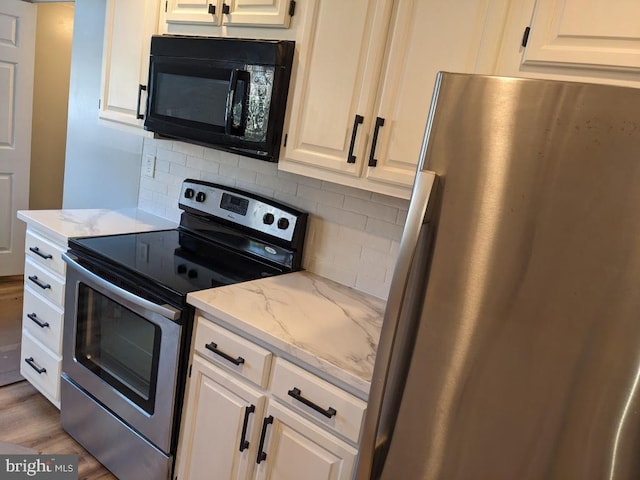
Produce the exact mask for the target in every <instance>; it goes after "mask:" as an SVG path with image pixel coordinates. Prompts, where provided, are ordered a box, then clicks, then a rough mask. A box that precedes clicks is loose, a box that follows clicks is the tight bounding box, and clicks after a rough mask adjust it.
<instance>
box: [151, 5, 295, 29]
mask: <svg viewBox="0 0 640 480" xmlns="http://www.w3.org/2000/svg"><path fill="white" fill-rule="evenodd" d="M294 9H295V2H293V1H292V0H266V1H265V0H225V1H223V0H165V3H164V10H165V11H164V18H163V20H164V22H163V23H168V24H171V23H182V24H194V25H209V26H223V25H224V26H250V27H280V28H287V27H289V23H290V21H291V15H292V14H293V13H294Z"/></svg>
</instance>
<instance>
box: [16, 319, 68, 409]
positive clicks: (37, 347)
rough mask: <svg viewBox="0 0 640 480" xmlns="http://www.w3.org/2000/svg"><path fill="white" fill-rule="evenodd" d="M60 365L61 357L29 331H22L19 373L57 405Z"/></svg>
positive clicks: (58, 399) (58, 404)
mask: <svg viewBox="0 0 640 480" xmlns="http://www.w3.org/2000/svg"><path fill="white" fill-rule="evenodd" d="M27 359H29V362H30V363H29V362H27ZM61 367H62V357H60V356H58V355H55V354H53V353H52V352H50V351H49V350H48V349H47V348H45V347H44V346H43V345H42V344H41V343H39V342H38V341H37V340H35V339H34V338H33V337H32V336H31V334H30V333H29V332H27V331H25V330H23V331H22V355H21V357H20V373H21V374H22V376H23V377H24V378H26V379H27V380H29V383H31V384H32V385H33V386H34V387H36V388H37V389H38V390H40V391H41V392H42V393H43V394H44V395H45V396H46V397H48V398H49V399H50V400H51V401H52V402H53V403H54V404H55V405H56V406H58V407H59V406H60V370H61ZM36 369H40V370H39V371H38V370H36ZM42 369H44V370H42Z"/></svg>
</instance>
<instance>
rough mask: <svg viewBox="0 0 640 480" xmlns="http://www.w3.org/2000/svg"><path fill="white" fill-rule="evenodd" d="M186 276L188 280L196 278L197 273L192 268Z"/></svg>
mask: <svg viewBox="0 0 640 480" xmlns="http://www.w3.org/2000/svg"><path fill="white" fill-rule="evenodd" d="M187 276H188V277H189V278H198V271H197V270H196V269H195V268H192V269H191V270H189V273H187Z"/></svg>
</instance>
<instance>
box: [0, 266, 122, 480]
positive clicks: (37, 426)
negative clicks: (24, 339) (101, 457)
mask: <svg viewBox="0 0 640 480" xmlns="http://www.w3.org/2000/svg"><path fill="white" fill-rule="evenodd" d="M22 294H23V282H22V276H19V277H0V385H3V386H0V441H1V442H8V443H12V444H16V445H21V446H23V447H29V448H32V449H34V450H36V451H37V452H38V453H50V454H76V455H78V479H79V480H83V479H86V480H112V479H116V477H115V476H114V475H113V474H111V472H109V471H108V470H107V469H106V468H105V467H103V466H102V464H100V463H99V462H98V461H97V460H96V459H95V458H93V457H92V456H91V455H90V454H89V453H88V452H87V451H86V450H85V449H84V448H82V446H80V444H78V443H77V442H76V441H75V440H74V439H73V438H72V437H71V436H70V435H68V434H67V433H66V432H65V431H64V430H63V429H62V427H61V425H60V412H59V411H58V409H57V408H56V407H54V406H53V405H52V404H51V403H50V402H49V401H48V400H47V399H45V398H44V397H43V396H42V395H41V394H40V393H39V392H38V391H37V390H36V389H35V388H34V387H33V386H31V384H30V383H28V382H27V381H25V380H22V381H18V382H15V381H16V380H17V379H21V378H22V377H21V376H20V375H19V368H20V337H21V320H22ZM7 382H15V383H10V384H8V385H5V383H7ZM125 480H128V479H125Z"/></svg>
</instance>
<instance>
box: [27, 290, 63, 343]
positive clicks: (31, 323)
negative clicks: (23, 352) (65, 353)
mask: <svg viewBox="0 0 640 480" xmlns="http://www.w3.org/2000/svg"><path fill="white" fill-rule="evenodd" d="M62 321H63V312H62V310H60V309H59V308H58V307H55V306H54V305H53V304H52V303H51V302H49V301H47V300H45V299H43V298H42V297H41V296H40V295H38V294H36V293H34V292H33V290H32V289H31V288H30V287H29V286H28V285H27V286H26V287H25V289H24V307H23V311H22V325H23V327H24V328H25V329H26V330H27V331H28V332H29V333H30V334H31V335H33V336H34V337H35V338H37V339H38V340H40V341H41V342H42V343H43V344H44V345H45V346H46V347H48V348H50V349H51V350H53V351H54V352H57V353H60V352H62Z"/></svg>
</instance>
